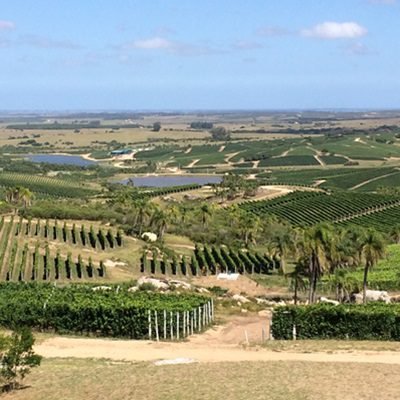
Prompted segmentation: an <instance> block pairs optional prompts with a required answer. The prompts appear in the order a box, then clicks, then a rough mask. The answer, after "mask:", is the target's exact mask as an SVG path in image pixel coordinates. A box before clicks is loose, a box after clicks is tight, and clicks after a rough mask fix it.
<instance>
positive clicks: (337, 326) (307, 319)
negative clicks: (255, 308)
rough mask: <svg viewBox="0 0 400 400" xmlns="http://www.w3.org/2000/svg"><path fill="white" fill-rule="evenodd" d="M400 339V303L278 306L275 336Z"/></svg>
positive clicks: (274, 327) (273, 329)
mask: <svg viewBox="0 0 400 400" xmlns="http://www.w3.org/2000/svg"><path fill="white" fill-rule="evenodd" d="M293 326H296V336H297V338H298V339H355V340H400V305H394V304H368V305H356V304H351V305H339V306H334V305H329V304H316V305H312V306H297V307H295V306H285V307H278V308H277V309H275V311H274V313H273V318H272V334H273V336H274V338H275V339H284V340H290V339H292V338H293Z"/></svg>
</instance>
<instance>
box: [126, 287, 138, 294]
mask: <svg viewBox="0 0 400 400" xmlns="http://www.w3.org/2000/svg"><path fill="white" fill-rule="evenodd" d="M138 290H139V288H138V287H137V286H132V287H130V288H129V289H128V292H130V293H134V292H137V291H138Z"/></svg>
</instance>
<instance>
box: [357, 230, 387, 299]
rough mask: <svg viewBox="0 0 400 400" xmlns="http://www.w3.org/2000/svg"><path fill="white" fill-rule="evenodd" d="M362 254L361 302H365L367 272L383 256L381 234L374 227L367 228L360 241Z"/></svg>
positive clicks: (383, 242) (383, 248) (383, 245)
mask: <svg viewBox="0 0 400 400" xmlns="http://www.w3.org/2000/svg"><path fill="white" fill-rule="evenodd" d="M361 248H362V256H363V258H364V261H365V266H364V278H363V303H364V304H365V303H366V302H367V284H368V272H369V270H370V269H371V268H373V267H374V266H375V265H376V263H377V262H378V261H379V260H380V259H381V258H383V257H384V256H385V241H384V239H383V236H382V235H381V234H380V233H378V232H377V231H375V230H374V229H368V230H367V231H366V234H365V236H364V239H363V241H362V247H361Z"/></svg>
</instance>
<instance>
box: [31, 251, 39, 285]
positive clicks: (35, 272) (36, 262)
mask: <svg viewBox="0 0 400 400" xmlns="http://www.w3.org/2000/svg"><path fill="white" fill-rule="evenodd" d="M32 257H33V259H32V277H31V280H33V281H34V280H35V279H38V270H39V257H40V249H39V244H36V246H35V252H34V253H33V255H32Z"/></svg>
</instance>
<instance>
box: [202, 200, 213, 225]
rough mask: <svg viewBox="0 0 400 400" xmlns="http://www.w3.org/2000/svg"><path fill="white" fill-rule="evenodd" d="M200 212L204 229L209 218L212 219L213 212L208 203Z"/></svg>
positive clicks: (203, 205)
mask: <svg viewBox="0 0 400 400" xmlns="http://www.w3.org/2000/svg"><path fill="white" fill-rule="evenodd" d="M200 212H201V224H202V225H203V228H204V227H205V226H206V224H207V221H208V218H209V217H211V215H212V213H213V210H212V207H211V206H210V205H208V204H207V203H203V204H202V205H201V207H200Z"/></svg>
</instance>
